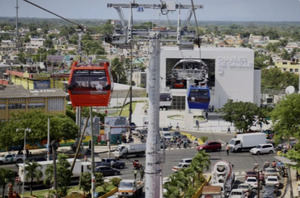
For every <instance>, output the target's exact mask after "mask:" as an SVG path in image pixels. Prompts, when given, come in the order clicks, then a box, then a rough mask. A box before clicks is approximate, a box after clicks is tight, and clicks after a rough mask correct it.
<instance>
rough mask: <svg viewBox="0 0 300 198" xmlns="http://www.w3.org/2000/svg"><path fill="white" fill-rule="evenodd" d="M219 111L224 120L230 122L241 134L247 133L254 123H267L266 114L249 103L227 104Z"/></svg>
mask: <svg viewBox="0 0 300 198" xmlns="http://www.w3.org/2000/svg"><path fill="white" fill-rule="evenodd" d="M221 111H222V112H223V113H224V115H223V118H224V120H226V121H228V122H231V123H233V124H234V126H235V127H236V128H237V129H238V130H241V131H242V132H246V131H249V130H250V128H251V126H253V125H254V124H255V123H259V124H260V123H267V120H266V116H267V115H266V112H265V111H263V110H262V109H261V108H259V107H258V106H256V104H254V103H251V102H233V101H232V100H228V102H227V103H226V104H225V105H224V106H223V108H222V109H221Z"/></svg>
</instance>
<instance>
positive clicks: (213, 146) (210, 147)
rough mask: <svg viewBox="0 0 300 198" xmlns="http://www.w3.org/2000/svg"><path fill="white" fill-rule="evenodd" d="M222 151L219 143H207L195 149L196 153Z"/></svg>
mask: <svg viewBox="0 0 300 198" xmlns="http://www.w3.org/2000/svg"><path fill="white" fill-rule="evenodd" d="M221 149H222V145H221V143H220V142H214V141H207V142H205V143H204V144H201V145H200V146H198V147H197V150H198V151H201V150H205V151H220V150H221Z"/></svg>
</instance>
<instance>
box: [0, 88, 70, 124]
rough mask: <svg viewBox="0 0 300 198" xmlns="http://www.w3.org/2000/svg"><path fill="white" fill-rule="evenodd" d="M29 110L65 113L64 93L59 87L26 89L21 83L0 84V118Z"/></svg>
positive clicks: (7, 117)
mask: <svg viewBox="0 0 300 198" xmlns="http://www.w3.org/2000/svg"><path fill="white" fill-rule="evenodd" d="M30 110H41V111H43V112H45V113H65V111H66V93H65V92H64V91H63V90H61V89H39V90H26V89H24V88H23V87H22V86H21V85H0V120H9V118H10V117H11V116H12V114H13V113H18V112H28V111H30Z"/></svg>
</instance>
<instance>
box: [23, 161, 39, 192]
mask: <svg viewBox="0 0 300 198" xmlns="http://www.w3.org/2000/svg"><path fill="white" fill-rule="evenodd" d="M26 165H27V166H26V167H25V176H26V178H27V179H30V195H32V183H33V180H34V179H36V181H37V182H39V181H40V179H41V177H42V176H43V172H42V171H41V170H40V169H39V168H40V167H41V165H40V164H38V163H37V162H26Z"/></svg>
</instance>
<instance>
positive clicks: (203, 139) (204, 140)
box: [200, 136, 208, 142]
mask: <svg viewBox="0 0 300 198" xmlns="http://www.w3.org/2000/svg"><path fill="white" fill-rule="evenodd" d="M200 139H201V140H202V142H206V140H207V139H208V137H207V136H201V137H200Z"/></svg>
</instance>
